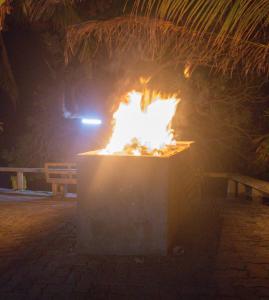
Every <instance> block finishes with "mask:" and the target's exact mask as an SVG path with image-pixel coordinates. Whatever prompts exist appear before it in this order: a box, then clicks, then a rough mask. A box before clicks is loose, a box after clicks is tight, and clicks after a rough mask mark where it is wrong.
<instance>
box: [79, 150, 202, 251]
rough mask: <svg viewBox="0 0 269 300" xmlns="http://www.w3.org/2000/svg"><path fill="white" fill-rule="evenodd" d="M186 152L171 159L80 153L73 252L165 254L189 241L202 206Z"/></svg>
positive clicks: (192, 162)
mask: <svg viewBox="0 0 269 300" xmlns="http://www.w3.org/2000/svg"><path fill="white" fill-rule="evenodd" d="M191 152H192V151H191V149H190V148H189V147H186V149H185V150H183V151H181V152H179V153H177V154H176V155H173V156H170V157H152V156H151V157H149V156H140V157H135V156H105V155H96V154H94V153H93V154H90V155H84V156H80V157H79V162H78V170H79V175H78V199H79V205H78V220H79V222H78V249H79V250H80V251H81V252H84V253H88V254H93V255H96V254H112V255H146V254H161V255H165V254H167V253H168V251H170V250H171V249H172V248H173V247H174V246H176V245H180V246H182V247H184V243H188V242H190V241H191V240H194V239H195V238H196V236H197V235H199V232H200V230H202V229H201V226H200V220H202V214H203V213H202V212H203V202H202V200H201V197H200V187H199V177H198V176H197V172H196V168H197V165H196V164H195V160H194V159H193V156H192V153H191Z"/></svg>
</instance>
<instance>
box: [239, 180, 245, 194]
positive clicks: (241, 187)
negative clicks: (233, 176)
mask: <svg viewBox="0 0 269 300" xmlns="http://www.w3.org/2000/svg"><path fill="white" fill-rule="evenodd" d="M237 194H238V196H246V185H245V184H243V183H240V182H238V187H237Z"/></svg>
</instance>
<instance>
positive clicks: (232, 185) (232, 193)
mask: <svg viewBox="0 0 269 300" xmlns="http://www.w3.org/2000/svg"><path fill="white" fill-rule="evenodd" d="M227 195H228V197H236V195H237V182H236V181H234V180H231V179H228V187H227Z"/></svg>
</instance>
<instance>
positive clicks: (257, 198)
mask: <svg viewBox="0 0 269 300" xmlns="http://www.w3.org/2000/svg"><path fill="white" fill-rule="evenodd" d="M251 197H252V200H253V201H254V202H256V203H262V202H263V193H262V192H260V191H258V190H255V189H252V191H251Z"/></svg>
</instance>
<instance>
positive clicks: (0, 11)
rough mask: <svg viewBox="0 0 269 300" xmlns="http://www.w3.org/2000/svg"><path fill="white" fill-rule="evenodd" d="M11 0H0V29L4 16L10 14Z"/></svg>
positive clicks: (1, 28)
mask: <svg viewBox="0 0 269 300" xmlns="http://www.w3.org/2000/svg"><path fill="white" fill-rule="evenodd" d="M10 11H11V0H0V31H1V30H3V27H4V23H5V17H6V15H7V14H10Z"/></svg>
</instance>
